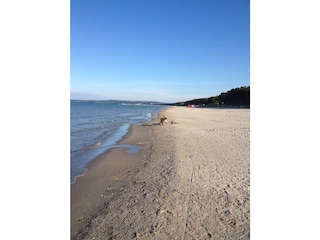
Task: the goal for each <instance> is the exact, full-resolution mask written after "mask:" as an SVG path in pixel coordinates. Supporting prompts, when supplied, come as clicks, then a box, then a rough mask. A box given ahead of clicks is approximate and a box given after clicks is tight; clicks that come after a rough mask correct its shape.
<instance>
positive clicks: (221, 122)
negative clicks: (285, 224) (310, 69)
mask: <svg viewBox="0 0 320 240" xmlns="http://www.w3.org/2000/svg"><path fill="white" fill-rule="evenodd" d="M161 114H163V115H167V116H168V120H169V124H165V125H163V126H161V125H158V124H157V123H158V122H159V119H154V120H153V121H152V122H150V123H147V124H144V125H142V126H138V125H134V126H133V127H132V129H131V130H130V133H129V134H128V135H127V136H126V138H125V139H124V140H122V141H121V143H126V144H137V145H139V146H141V148H142V149H141V150H140V151H139V152H138V153H136V154H128V153H126V150H125V149H113V150H111V151H109V152H108V153H106V154H103V155H101V156H99V157H98V158H97V159H95V160H94V161H93V163H92V164H91V165H90V167H89V170H88V172H87V173H86V174H85V175H84V176H82V177H80V178H78V179H77V182H76V183H75V184H73V185H72V186H71V236H72V239H249V238H250V110H248V109H203V108H185V107H170V108H168V109H166V110H165V111H164V112H163V113H161ZM172 121H173V124H171V122H172Z"/></svg>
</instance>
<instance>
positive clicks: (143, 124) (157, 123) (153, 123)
mask: <svg viewBox="0 0 320 240" xmlns="http://www.w3.org/2000/svg"><path fill="white" fill-rule="evenodd" d="M167 124H177V122H174V121H171V122H169V123H167ZM162 125H166V124H161V122H152V123H142V124H141V125H140V126H145V127H146V126H162Z"/></svg>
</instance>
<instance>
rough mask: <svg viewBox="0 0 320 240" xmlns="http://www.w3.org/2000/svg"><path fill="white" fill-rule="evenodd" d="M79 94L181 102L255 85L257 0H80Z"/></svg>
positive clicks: (75, 75)
mask: <svg viewBox="0 0 320 240" xmlns="http://www.w3.org/2000/svg"><path fill="white" fill-rule="evenodd" d="M70 10H71V15H70V24H71V25H70V75H71V80H70V91H71V99H82V100H108V99H115V100H136V101H160V102H178V101H186V100H191V99H194V98H202V97H211V96H217V95H219V94H220V93H221V92H226V91H228V90H230V89H232V88H236V87H241V86H249V85H250V2H249V0H216V1H209V0H201V1H194V0H183V1H182V0H175V1H172V0H152V1H150V0H136V1H132V0H122V1H116V0H77V1H75V0H72V1H71V9H70Z"/></svg>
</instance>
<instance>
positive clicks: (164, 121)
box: [160, 116, 168, 125]
mask: <svg viewBox="0 0 320 240" xmlns="http://www.w3.org/2000/svg"><path fill="white" fill-rule="evenodd" d="M164 123H168V117H167V116H164V117H163V116H162V117H161V118H160V125H163V124H164Z"/></svg>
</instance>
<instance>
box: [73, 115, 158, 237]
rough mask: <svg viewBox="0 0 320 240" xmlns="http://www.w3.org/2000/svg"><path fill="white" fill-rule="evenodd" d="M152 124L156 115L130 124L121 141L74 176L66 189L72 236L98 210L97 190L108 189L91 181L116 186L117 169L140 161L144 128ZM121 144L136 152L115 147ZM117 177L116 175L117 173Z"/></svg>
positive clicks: (145, 138)
mask: <svg viewBox="0 0 320 240" xmlns="http://www.w3.org/2000/svg"><path fill="white" fill-rule="evenodd" d="M162 111H163V110H162ZM162 111H160V112H159V113H158V114H160V113H161V112H162ZM152 125H158V122H157V118H153V119H151V120H150V121H148V122H143V123H139V124H131V125H130V127H129V129H128V131H127V133H126V134H125V135H124V136H122V138H121V140H119V141H117V142H115V144H114V147H111V148H109V149H107V150H106V151H105V152H103V153H101V154H99V155H98V156H96V157H95V158H94V159H92V160H91V161H90V162H88V164H87V166H86V169H87V170H86V172H85V173H83V174H81V175H79V176H76V177H75V181H74V182H73V183H71V189H70V190H71V236H73V233H75V232H79V231H80V232H82V231H81V229H82V228H84V227H86V221H87V220H88V219H89V218H90V216H92V215H94V213H95V211H98V209H99V204H101V202H100V197H103V194H100V196H99V193H98V192H103V191H104V190H105V189H108V187H106V188H105V187H100V188H96V185H95V184H96V183H97V182H101V181H103V182H104V184H106V185H107V186H109V187H110V188H111V187H112V186H113V185H118V183H116V182H117V175H121V173H120V172H121V171H122V172H125V171H129V172H130V171H131V168H135V167H136V165H137V164H139V163H140V164H141V160H140V159H141V158H142V157H143V154H144V153H145V148H146V147H147V146H146V144H147V143H148V142H149V140H150V137H151V136H150V134H149V132H150V129H147V132H146V129H145V128H146V127H150V126H152ZM123 144H129V145H136V146H138V147H139V151H138V152H136V153H128V152H127V149H126V148H125V147H117V146H118V145H123ZM119 159H120V161H119ZM139 160H140V161H139ZM116 162H118V164H116ZM108 165H109V166H108ZM100 167H102V168H104V169H107V171H106V172H105V174H104V176H103V177H102V178H101V176H102V173H101V172H100V171H99V168H100ZM115 172H116V173H115ZM118 178H120V177H119V176H118ZM121 178H123V176H121ZM92 187H95V190H94V191H93V190H91V188H92ZM84 195H85V196H86V198H85V199H82V200H81V201H80V202H79V199H80V198H81V196H84ZM94 198H97V201H95V202H92V199H94ZM101 201H102V200H101Z"/></svg>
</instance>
